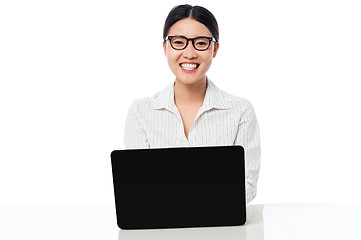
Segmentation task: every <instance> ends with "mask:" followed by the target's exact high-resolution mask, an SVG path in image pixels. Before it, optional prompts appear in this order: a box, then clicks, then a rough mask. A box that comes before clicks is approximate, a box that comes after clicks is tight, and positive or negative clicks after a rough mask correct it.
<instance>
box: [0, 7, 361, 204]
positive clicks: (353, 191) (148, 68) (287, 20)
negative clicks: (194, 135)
mask: <svg viewBox="0 0 361 240" xmlns="http://www.w3.org/2000/svg"><path fill="white" fill-rule="evenodd" d="M183 3H185V2H183V1H182V2H181V1H169V0H167V1H127V2H125V1H115V0H113V1H107V0H102V1H100V0H92V1H88V0H87V1H85V0H61V1H60V0H58V1H47V0H43V1H40V0H33V1H19V0H12V1H6V0H1V2H0V80H1V85H0V114H1V116H0V205H18V204H20V205H51V204H84V205H86V204H113V202H114V198H113V185H112V176H111V165H110V152H111V151H112V150H114V149H122V148H124V145H123V133H124V124H125V118H126V114H127V111H128V108H129V106H130V104H131V102H132V101H133V100H134V99H135V98H140V97H145V96H151V95H153V94H155V93H156V92H157V91H160V90H162V89H163V88H164V87H165V86H166V85H168V83H170V81H172V80H173V79H174V75H173V74H172V72H171V71H170V70H169V67H168V65H167V62H166V58H165V56H164V52H163V49H162V30H163V25H164V21H165V19H166V17H167V15H168V13H169V11H170V10H171V8H172V7H173V6H175V5H177V4H183ZM188 3H190V4H192V5H197V4H198V5H201V6H204V7H206V8H207V9H209V10H210V11H211V12H212V13H213V14H214V15H215V16H216V18H217V20H218V24H219V28H220V49H219V52H218V55H217V56H216V58H215V59H214V61H213V64H212V67H211V69H210V70H209V72H208V73H207V75H208V77H209V78H210V79H212V81H213V82H214V83H215V84H216V85H217V86H218V87H219V88H220V89H222V90H224V91H226V92H229V93H231V94H233V95H236V96H240V97H244V98H247V99H249V100H250V101H251V102H252V103H253V105H254V108H255V110H256V114H257V117H258V121H259V124H260V129H261V141H262V144H261V146H262V166H261V172H260V178H259V188H258V195H257V197H256V199H255V200H254V203H273V202H278V203H285V202H326V203H328V202H333V203H335V202H336V203H351V202H358V203H360V202H361V192H360V190H359V183H360V182H361V174H360V167H361V164H360V161H361V150H360V143H361V141H360V138H361V137H360V136H361V126H360V123H361V111H360V103H361V95H360V90H361V87H360V84H359V82H360V80H361V44H360V43H361V14H360V12H361V3H360V1H358V0H354V1H352V0H338V1H330V0H302V1H301V0H299V1H290V0H283V1H281V0H277V1H265V0H262V1H189V2H188Z"/></svg>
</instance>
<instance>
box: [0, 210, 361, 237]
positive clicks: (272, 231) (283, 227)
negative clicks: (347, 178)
mask: <svg viewBox="0 0 361 240" xmlns="http://www.w3.org/2000/svg"><path fill="white" fill-rule="evenodd" d="M360 219H361V204H264V205H262V204H251V205H248V206H247V222H246V224H245V225H243V226H233V227H211V228H178V229H157V230H119V228H118V227H117V225H116V215H115V206H113V205H106V206H38V207H34V206H33V207H31V206H28V207H25V206H23V207H21V206H0V239H1V240H2V239H6V240H12V239H16V240H18V239H36V240H43V239H46V240H49V239H51V240H56V239H62V240H63V239H66V240H72V239H76V240H79V239H82V240H83V239H84V240H93V239H94V240H95V239H97V240H98V239H102V240H107V239H112V240H143V239H144V240H145V239H147V240H155V239H157V240H192V239H197V240H202V239H207V240H233V239H234V240H236V239H237V240H244V239H247V240H254V239H256V240H262V239H266V240H269V239H271V240H272V239H275V240H283V239H284V240H290V239H291V240H298V239H307V240H314V239H317V240H320V239H327V240H333V239H337V240H339V239H347V240H360V239H361V231H360V230H359V228H360Z"/></svg>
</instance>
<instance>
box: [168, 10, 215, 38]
mask: <svg viewBox="0 0 361 240" xmlns="http://www.w3.org/2000/svg"><path fill="white" fill-rule="evenodd" d="M184 18H192V19H194V20H196V21H198V22H200V23H202V24H204V25H205V26H206V27H207V28H208V30H209V31H210V32H211V33H212V35H213V37H214V38H215V39H216V41H217V42H218V39H219V32H218V23H217V20H216V18H215V17H214V15H213V14H212V13H211V12H210V11H208V10H207V9H206V8H204V7H201V6H191V5H189V4H184V5H177V6H175V7H174V8H173V9H172V10H171V11H170V12H169V14H168V17H167V19H166V20H165V23H164V28H163V39H165V37H166V36H167V34H168V32H169V30H170V28H171V27H172V26H173V24H175V23H176V22H178V21H179V20H182V19H184Z"/></svg>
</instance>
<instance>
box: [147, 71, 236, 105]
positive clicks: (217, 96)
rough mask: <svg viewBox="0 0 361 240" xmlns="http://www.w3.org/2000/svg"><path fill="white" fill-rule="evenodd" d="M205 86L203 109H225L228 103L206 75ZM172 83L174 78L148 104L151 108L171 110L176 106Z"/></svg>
mask: <svg viewBox="0 0 361 240" xmlns="http://www.w3.org/2000/svg"><path fill="white" fill-rule="evenodd" d="M206 81H207V88H206V94H205V96H204V101H203V106H202V108H204V110H209V109H212V108H217V109H227V108H229V105H228V104H227V102H226V99H225V98H224V96H223V94H222V91H221V90H220V89H219V88H218V87H217V86H216V85H215V84H214V83H213V82H212V81H211V80H209V78H208V77H207V80H206ZM174 84H175V80H174V81H173V82H172V83H171V84H169V85H168V86H167V87H166V88H165V89H164V90H163V91H161V92H160V93H159V95H158V97H157V98H156V99H155V100H154V101H153V103H151V104H150V106H149V107H150V108H152V109H162V108H165V109H168V110H169V111H173V110H174V109H175V108H176V106H175V103H174Z"/></svg>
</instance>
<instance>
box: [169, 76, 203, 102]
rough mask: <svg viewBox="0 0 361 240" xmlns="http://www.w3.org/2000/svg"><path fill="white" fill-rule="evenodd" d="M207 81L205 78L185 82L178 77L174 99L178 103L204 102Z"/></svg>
mask: <svg viewBox="0 0 361 240" xmlns="http://www.w3.org/2000/svg"><path fill="white" fill-rule="evenodd" d="M206 88H207V81H206V77H204V79H202V80H200V81H198V82H196V83H194V84H184V83H182V82H181V81H179V80H178V79H176V82H175V84H174V101H175V103H176V104H177V103H178V104H182V105H183V104H187V105H188V104H201V105H202V104H203V100H204V96H205V94H206Z"/></svg>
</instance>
